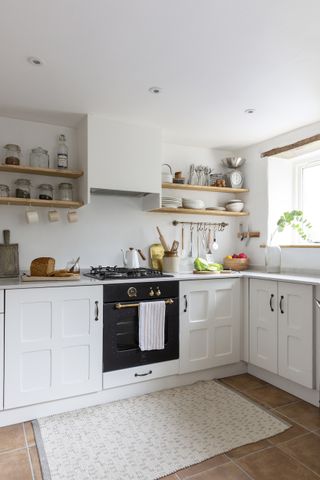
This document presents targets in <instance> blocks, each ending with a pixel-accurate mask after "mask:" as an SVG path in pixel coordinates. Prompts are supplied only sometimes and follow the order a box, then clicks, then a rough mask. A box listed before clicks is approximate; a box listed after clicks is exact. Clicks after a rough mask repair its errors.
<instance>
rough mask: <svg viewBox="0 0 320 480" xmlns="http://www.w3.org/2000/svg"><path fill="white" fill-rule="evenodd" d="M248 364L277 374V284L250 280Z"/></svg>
mask: <svg viewBox="0 0 320 480" xmlns="http://www.w3.org/2000/svg"><path fill="white" fill-rule="evenodd" d="M249 308H250V363H252V364H253V365H257V366H258V367H261V368H264V369H265V370H268V371H270V372H273V373H278V355H277V351H278V344H277V339H278V332H277V324H278V320H277V310H278V297H277V282H275V281H269V280H255V279H253V280H250V307H249Z"/></svg>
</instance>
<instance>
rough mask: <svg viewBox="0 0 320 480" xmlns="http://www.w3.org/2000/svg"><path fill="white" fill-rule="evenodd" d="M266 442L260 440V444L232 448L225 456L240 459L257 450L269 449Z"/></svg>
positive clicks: (268, 444)
mask: <svg viewBox="0 0 320 480" xmlns="http://www.w3.org/2000/svg"><path fill="white" fill-rule="evenodd" d="M270 446H271V445H270V443H269V442H268V440H260V442H255V443H249V445H243V447H238V448H234V449H233V450H231V452H228V453H227V454H226V455H227V457H229V458H240V457H243V456H244V455H248V454H249V453H253V452H257V451H258V450H263V449H264V448H268V447H270Z"/></svg>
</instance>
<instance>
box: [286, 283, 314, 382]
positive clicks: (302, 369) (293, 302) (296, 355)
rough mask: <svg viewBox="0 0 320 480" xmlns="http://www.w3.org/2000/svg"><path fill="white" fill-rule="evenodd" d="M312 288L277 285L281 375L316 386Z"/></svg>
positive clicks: (296, 285)
mask: <svg viewBox="0 0 320 480" xmlns="http://www.w3.org/2000/svg"><path fill="white" fill-rule="evenodd" d="M312 288H313V287H312V286H311V285H301V284H294V283H284V282H283V283H282V282H281V283H280V282H279V283H278V301H279V310H278V332H279V352H278V358H279V375H281V376H282V377H285V378H288V379H289V380H292V381H294V382H296V383H299V384H300V385H304V386H305V387H309V388H312V387H313V351H314V349H313V294H312V293H313V292H312Z"/></svg>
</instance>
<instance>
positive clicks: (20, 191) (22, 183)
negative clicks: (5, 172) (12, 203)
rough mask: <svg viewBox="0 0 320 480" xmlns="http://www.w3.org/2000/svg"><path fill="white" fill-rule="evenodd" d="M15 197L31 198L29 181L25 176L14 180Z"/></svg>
mask: <svg viewBox="0 0 320 480" xmlns="http://www.w3.org/2000/svg"><path fill="white" fill-rule="evenodd" d="M14 183H15V185H16V197H17V198H31V182H30V180H28V179H26V178H18V180H16V181H15V182H14Z"/></svg>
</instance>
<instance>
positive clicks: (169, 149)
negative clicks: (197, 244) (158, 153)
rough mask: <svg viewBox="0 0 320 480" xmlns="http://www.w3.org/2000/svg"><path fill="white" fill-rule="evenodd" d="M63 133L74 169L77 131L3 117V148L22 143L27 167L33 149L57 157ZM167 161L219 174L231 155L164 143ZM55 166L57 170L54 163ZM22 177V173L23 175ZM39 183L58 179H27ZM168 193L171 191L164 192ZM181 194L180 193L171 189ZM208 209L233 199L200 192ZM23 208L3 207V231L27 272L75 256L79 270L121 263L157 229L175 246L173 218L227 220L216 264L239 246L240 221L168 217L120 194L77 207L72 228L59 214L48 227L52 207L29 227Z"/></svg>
mask: <svg viewBox="0 0 320 480" xmlns="http://www.w3.org/2000/svg"><path fill="white" fill-rule="evenodd" d="M59 133H65V134H66V135H67V139H68V145H69V147H70V151H71V158H72V160H73V161H72V165H71V166H72V167H73V168H76V163H77V162H76V159H77V151H76V142H75V140H76V138H75V130H74V129H70V128H61V127H57V126H54V125H46V124H40V123H34V122H26V121H21V120H15V119H8V118H0V145H2V146H3V145H5V144H6V143H17V144H19V145H20V146H21V147H22V148H23V149H24V151H25V152H26V154H25V155H24V158H23V163H25V164H28V152H29V150H30V149H31V148H32V147H35V146H38V145H40V146H42V147H44V148H47V149H48V150H49V152H50V154H51V158H53V155H54V150H55V146H56V141H57V135H58V134H59ZM163 152H164V153H163V162H166V163H170V164H171V165H172V167H173V169H174V170H183V171H184V172H185V173H187V172H188V170H189V165H190V163H195V164H204V165H209V166H212V167H214V168H215V169H216V170H217V171H219V170H221V169H220V167H218V165H219V161H220V159H221V158H222V157H224V156H225V155H227V154H228V152H222V151H214V150H211V149H207V148H195V147H186V146H179V145H171V144H164V148H163ZM51 166H53V165H52V164H51ZM19 176H20V177H21V175H19ZM29 178H32V182H33V184H35V185H38V184H39V183H41V182H43V181H44V180H45V181H46V182H49V183H59V181H61V180H59V179H54V178H50V177H36V176H34V177H29ZM12 180H13V176H12V175H10V174H5V173H0V183H6V182H7V183H8V182H12ZM166 192H167V193H166V194H168V195H170V192H171V190H166ZM172 194H173V195H176V196H178V192H177V191H172ZM188 196H190V197H193V198H199V193H198V192H190V193H188ZM200 198H202V199H203V200H204V201H205V202H206V205H207V206H211V205H214V204H217V203H219V204H223V203H224V200H225V199H229V198H230V195H226V194H208V193H206V194H202V193H201V195H200ZM25 210H26V208H25V207H16V206H0V229H1V230H3V229H7V228H8V229H10V230H11V240H12V242H17V243H19V248H20V266H21V268H23V269H26V268H28V266H29V265H30V262H31V260H32V259H33V258H35V257H38V256H52V257H54V258H56V261H57V266H59V267H63V266H64V265H65V264H66V262H67V261H68V260H70V259H71V258H74V257H77V256H78V255H80V256H81V262H80V263H81V266H82V267H88V266H89V265H96V264H110V265H114V264H118V265H121V264H122V259H121V254H120V250H121V248H124V249H125V248H128V247H129V246H134V247H137V248H142V249H143V250H144V251H145V253H147V251H148V250H147V249H148V247H149V245H150V244H152V243H155V242H157V243H158V237H157V233H156V229H155V227H156V225H159V226H160V228H161V230H162V231H163V233H164V234H165V235H166V236H167V237H168V241H169V242H172V241H173V239H174V238H177V239H178V240H180V238H179V237H180V229H179V228H178V227H174V226H173V225H172V220H174V219H178V220H186V221H187V220H192V219H193V220H195V221H205V220H207V221H220V220H221V221H222V220H224V221H226V222H228V223H229V227H228V228H227V229H226V231H225V232H224V233H220V234H218V236H217V240H218V243H219V245H220V249H219V251H218V253H217V260H222V259H223V257H224V256H225V255H227V254H229V253H233V250H234V244H235V232H236V221H235V220H234V219H233V218H225V217H203V216H202V217H195V216H189V215H188V216H186V215H180V216H179V215H164V214H155V213H148V212H143V211H142V199H139V198H132V197H118V196H94V195H93V196H92V200H91V203H90V205H88V206H86V207H83V208H81V209H79V211H78V212H79V217H80V218H79V222H78V223H76V224H69V223H67V221H66V214H67V211H65V210H61V216H62V221H61V222H59V223H49V222H48V220H47V212H48V209H45V208H38V209H37V211H38V212H39V214H40V223H39V224H36V225H28V224H27V223H26V222H25Z"/></svg>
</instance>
